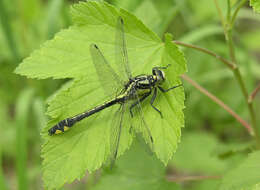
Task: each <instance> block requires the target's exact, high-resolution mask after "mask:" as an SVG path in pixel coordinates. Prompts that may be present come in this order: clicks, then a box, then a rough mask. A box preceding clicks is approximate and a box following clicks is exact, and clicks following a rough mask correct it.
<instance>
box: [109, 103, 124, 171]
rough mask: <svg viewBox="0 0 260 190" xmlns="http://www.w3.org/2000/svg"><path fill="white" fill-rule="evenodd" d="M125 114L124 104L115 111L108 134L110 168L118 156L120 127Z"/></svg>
mask: <svg viewBox="0 0 260 190" xmlns="http://www.w3.org/2000/svg"><path fill="white" fill-rule="evenodd" d="M124 114H125V104H122V105H120V107H119V108H118V109H117V110H116V112H115V114H114V117H113V121H112V123H111V124H112V126H111V132H110V151H111V168H112V167H113V166H114V163H115V160H116V158H117V156H118V150H119V143H120V137H121V133H122V126H123V122H124V121H123V120H124Z"/></svg>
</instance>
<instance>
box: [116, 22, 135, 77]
mask: <svg viewBox="0 0 260 190" xmlns="http://www.w3.org/2000/svg"><path fill="white" fill-rule="evenodd" d="M115 57H116V58H115V59H116V65H117V66H118V71H119V73H120V74H121V75H122V77H123V79H124V80H125V81H128V79H130V78H132V74H131V69H130V66H129V62H128V54H127V49H126V40H125V31H124V21H123V19H122V17H119V18H118V20H117V27H116V36H115Z"/></svg>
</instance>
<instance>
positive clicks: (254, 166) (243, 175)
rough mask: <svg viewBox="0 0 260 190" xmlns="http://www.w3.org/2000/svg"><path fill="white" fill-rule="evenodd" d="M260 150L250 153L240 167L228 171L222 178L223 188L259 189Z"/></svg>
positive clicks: (228, 189) (229, 189)
mask: <svg viewBox="0 0 260 190" xmlns="http://www.w3.org/2000/svg"><path fill="white" fill-rule="evenodd" d="M259 160H260V151H255V152H253V153H251V154H249V155H248V158H247V159H245V161H244V162H242V163H241V164H240V165H239V166H238V167H236V168H235V169H232V170H230V171H229V172H227V173H226V174H225V175H224V177H223V180H222V183H221V186H220V189H221V190H236V189H245V190H251V189H257V186H259V183H260V181H259V179H260V172H259V171H260V165H259Z"/></svg>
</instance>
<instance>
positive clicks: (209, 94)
mask: <svg viewBox="0 0 260 190" xmlns="http://www.w3.org/2000/svg"><path fill="white" fill-rule="evenodd" d="M181 77H182V78H183V79H184V80H186V81H187V82H189V83H190V84H191V85H192V86H194V87H195V88H197V89H198V90H199V91H200V92H201V93H203V94H205V95H206V96H208V97H209V98H210V99H211V100H213V101H214V102H216V103H217V104H218V105H219V106H221V107H222V108H223V109H225V110H226V111H227V112H228V113H230V115H232V116H233V117H234V118H235V119H236V120H237V121H238V122H239V123H241V125H243V126H244V127H245V128H246V129H247V130H248V132H249V133H250V134H252V128H251V126H250V125H249V124H248V123H247V122H246V121H245V120H243V119H242V118H241V117H240V116H239V115H238V114H237V113H235V112H234V111H233V110H232V109H231V108H230V107H228V106H227V105H226V104H225V103H224V102H222V101H221V100H220V99H218V98H217V97H216V96H214V95H213V94H211V93H210V92H209V91H207V90H206V89H205V88H203V87H202V86H200V85H199V84H198V83H196V82H195V81H193V80H192V79H191V78H189V77H188V76H187V75H182V76H181Z"/></svg>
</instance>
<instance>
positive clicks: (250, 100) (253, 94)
mask: <svg viewBox="0 0 260 190" xmlns="http://www.w3.org/2000/svg"><path fill="white" fill-rule="evenodd" d="M259 91H260V83H259V84H258V86H257V87H256V88H255V89H254V91H253V92H252V93H251V94H250V96H249V99H248V102H249V103H251V102H253V100H254V98H255V96H256V94H257V93H258V92H259Z"/></svg>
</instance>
